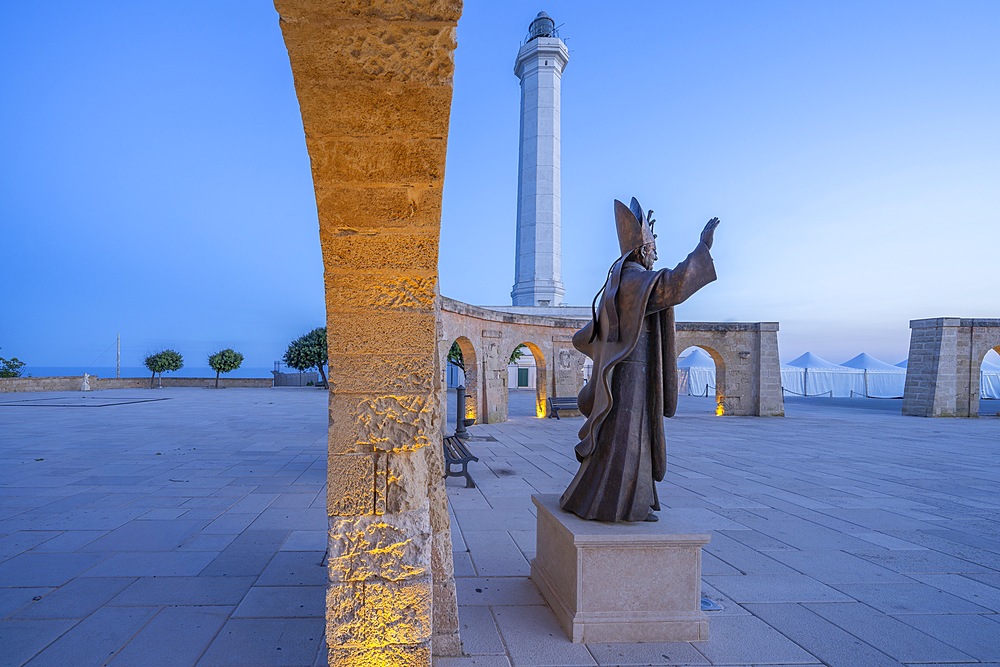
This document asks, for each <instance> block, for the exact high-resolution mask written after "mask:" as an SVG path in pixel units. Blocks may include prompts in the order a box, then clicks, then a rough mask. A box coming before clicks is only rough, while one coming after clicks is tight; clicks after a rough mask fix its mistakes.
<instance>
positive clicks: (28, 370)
mask: <svg viewBox="0 0 1000 667" xmlns="http://www.w3.org/2000/svg"><path fill="white" fill-rule="evenodd" d="M272 370H274V369H273V368H263V367H254V366H248V367H246V368H238V369H237V370H235V371H231V372H229V373H223V374H222V375H221V376H220V377H223V378H267V379H271V378H272V377H273V374H272V373H271V371H272ZM281 370H282V372H285V373H295V372H296V371H295V370H293V369H290V368H284V367H282V369H281ZM85 372H86V373H87V374H89V375H91V376H94V377H99V378H104V379H107V378H114V377H116V374H115V367H114V366H89V367H88V366H83V365H80V366H25V367H24V368H23V369H22V373H21V377H36V378H37V377H83V374H84V373H85ZM150 375H152V373H151V372H150V371H148V370H147V369H146V368H145V367H143V366H122V367H121V377H123V378H148V377H149V376H150ZM163 377H165V378H166V377H182V378H203V377H205V378H214V377H215V371H213V370H212V369H211V368H209V367H208V366H185V367H184V368H182V369H180V370H179V371H173V372H167V373H164V374H163Z"/></svg>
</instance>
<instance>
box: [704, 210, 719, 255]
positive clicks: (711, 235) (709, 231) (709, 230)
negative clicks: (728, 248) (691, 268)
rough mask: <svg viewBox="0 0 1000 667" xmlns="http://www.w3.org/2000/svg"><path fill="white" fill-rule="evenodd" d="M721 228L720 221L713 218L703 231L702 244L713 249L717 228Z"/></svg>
mask: <svg viewBox="0 0 1000 667" xmlns="http://www.w3.org/2000/svg"><path fill="white" fill-rule="evenodd" d="M718 226H719V219H718V218H712V219H711V220H709V221H708V222H707V223H706V224H705V229H703V230H701V242H702V243H704V244H705V245H706V246H708V249H709V250H711V249H712V241H714V240H715V228H716V227H718Z"/></svg>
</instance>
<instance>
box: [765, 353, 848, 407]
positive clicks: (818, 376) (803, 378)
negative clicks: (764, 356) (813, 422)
mask: <svg viewBox="0 0 1000 667" xmlns="http://www.w3.org/2000/svg"><path fill="white" fill-rule="evenodd" d="M781 388H782V389H783V390H784V391H786V392H787V393H789V394H797V395H799V396H837V397H850V396H852V395H862V396H863V395H864V390H865V385H864V372H863V371H861V370H859V369H857V368H848V367H846V366H841V365H840V364H835V363H833V362H831V361H827V360H826V359H823V358H822V357H817V356H816V355H815V354H813V353H812V352H806V353H805V354H803V355H802V356H800V357H797V358H795V359H793V360H792V361H789V362H788V363H787V364H785V365H783V366H782V367H781Z"/></svg>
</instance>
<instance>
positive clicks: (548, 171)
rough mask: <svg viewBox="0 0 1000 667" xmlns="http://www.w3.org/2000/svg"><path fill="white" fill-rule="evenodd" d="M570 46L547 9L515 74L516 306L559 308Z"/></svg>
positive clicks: (531, 31)
mask: <svg viewBox="0 0 1000 667" xmlns="http://www.w3.org/2000/svg"><path fill="white" fill-rule="evenodd" d="M567 62H569V51H568V50H567V49H566V44H565V43H564V42H563V41H562V40H561V39H559V34H558V32H557V31H556V26H555V22H554V21H553V20H552V19H551V18H549V16H548V14H546V13H545V12H538V16H537V17H536V18H535V20H534V21H532V22H531V25H530V26H529V27H528V36H527V38H526V40H525V43H524V45H523V46H522V47H521V49H520V50H519V51H518V52H517V60H516V61H515V63H514V74H516V75H517V77H518V78H519V79H520V80H521V154H520V158H519V160H518V167H517V172H518V173H517V175H518V179H517V255H516V257H515V260H514V289H513V290H511V293H510V296H511V299H512V303H513V305H515V306H541V307H546V306H549V307H551V306H559V305H561V304H562V301H563V295H564V294H565V293H566V290H565V288H564V287H563V282H562V256H561V251H560V243H561V234H562V230H561V227H562V220H561V217H562V210H561V209H562V205H561V192H560V191H561V187H560V165H559V153H560V151H559V109H560V84H561V82H562V73H563V70H564V69H565V68H566V63H567Z"/></svg>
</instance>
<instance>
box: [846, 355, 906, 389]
mask: <svg viewBox="0 0 1000 667" xmlns="http://www.w3.org/2000/svg"><path fill="white" fill-rule="evenodd" d="M841 365H842V366H846V367H848V368H856V369H859V370H860V371H861V372H862V373H863V374H864V375H863V380H864V381H863V386H864V391H863V393H862V394H861V395H862V396H866V397H869V398H902V397H903V385H905V384H906V369H905V368H900V367H899V366H893V365H892V364H887V363H885V362H884V361H879V360H878V359H876V358H875V357H873V356H871V355H869V354H866V353H865V352H862V353H861V354H859V355H858V356H856V357H854V358H853V359H851V360H849V361H845V362H844V363H843V364H841Z"/></svg>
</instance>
